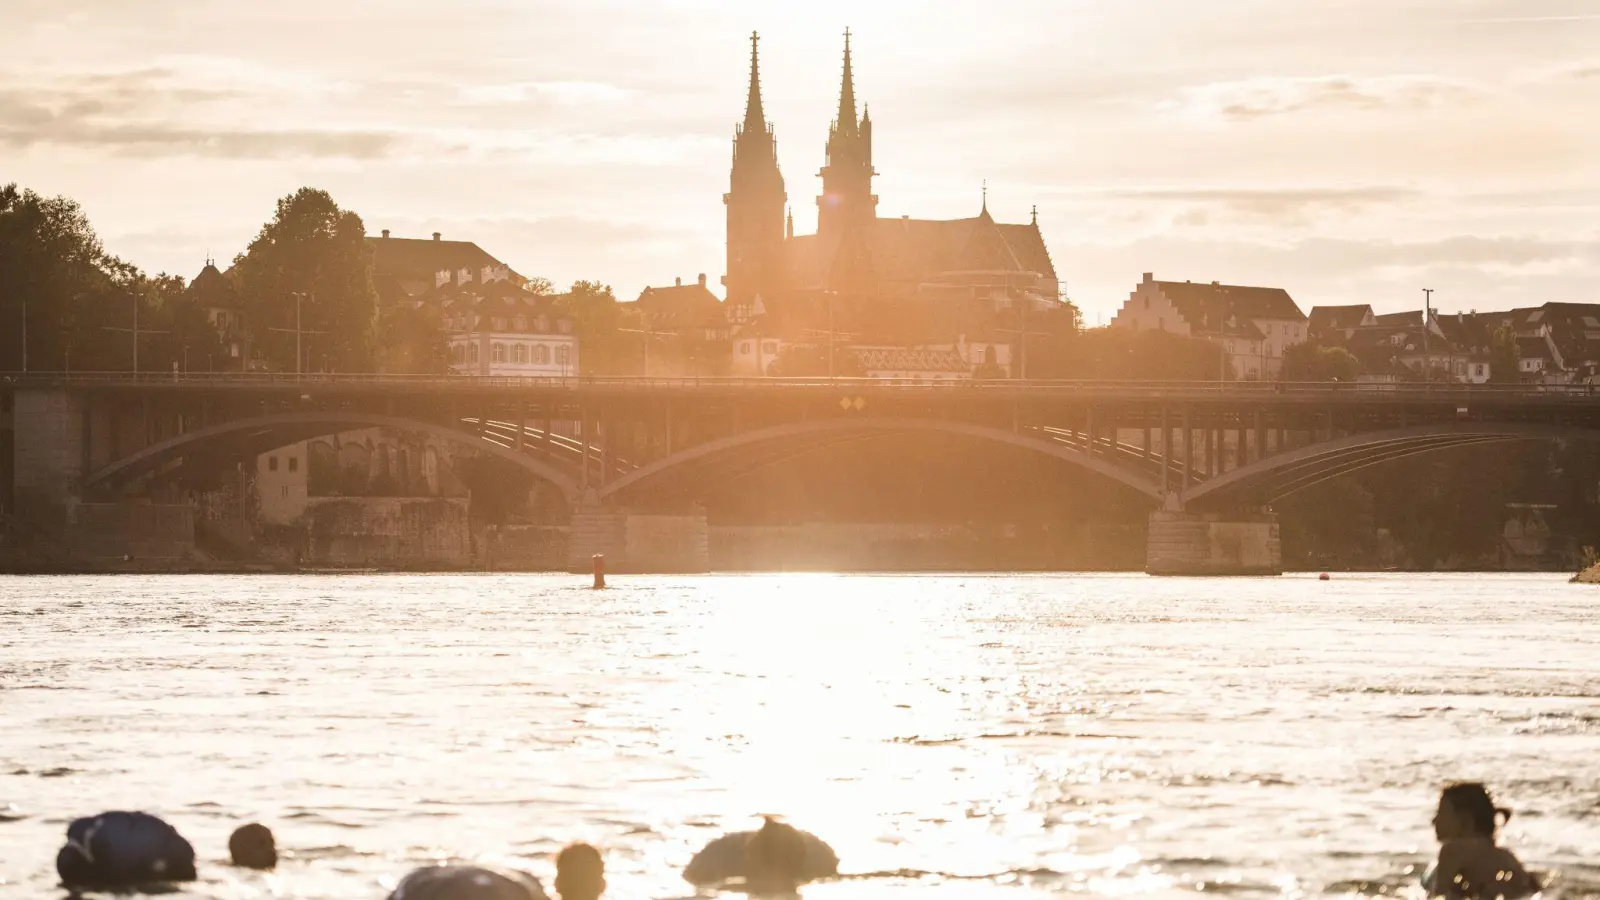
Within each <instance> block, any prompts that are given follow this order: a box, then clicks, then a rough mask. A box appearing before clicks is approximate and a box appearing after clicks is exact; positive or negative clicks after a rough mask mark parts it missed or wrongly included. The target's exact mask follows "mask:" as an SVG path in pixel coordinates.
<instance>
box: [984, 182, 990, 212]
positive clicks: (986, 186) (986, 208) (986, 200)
mask: <svg viewBox="0 0 1600 900" xmlns="http://www.w3.org/2000/svg"><path fill="white" fill-rule="evenodd" d="M983 211H984V212H988V211H989V179H987V178H985V179H984V180H983Z"/></svg>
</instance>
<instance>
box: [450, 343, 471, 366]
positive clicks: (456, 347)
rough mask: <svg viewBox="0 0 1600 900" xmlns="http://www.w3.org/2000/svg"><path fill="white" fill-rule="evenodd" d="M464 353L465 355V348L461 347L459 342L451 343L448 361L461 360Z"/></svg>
mask: <svg viewBox="0 0 1600 900" xmlns="http://www.w3.org/2000/svg"><path fill="white" fill-rule="evenodd" d="M466 355H467V354H466V348H464V347H462V346H461V345H460V344H451V345H450V361H451V362H453V363H459V362H463V361H465V359H466Z"/></svg>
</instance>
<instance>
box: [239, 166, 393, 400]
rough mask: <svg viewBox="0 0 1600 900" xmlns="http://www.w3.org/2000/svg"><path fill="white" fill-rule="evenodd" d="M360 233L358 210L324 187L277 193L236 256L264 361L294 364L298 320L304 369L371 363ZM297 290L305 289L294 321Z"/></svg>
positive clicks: (368, 264)
mask: <svg viewBox="0 0 1600 900" xmlns="http://www.w3.org/2000/svg"><path fill="white" fill-rule="evenodd" d="M366 238H367V230H366V226H365V225H363V224H362V222H361V217H360V216H358V215H356V214H355V213H353V212H350V211H348V210H343V209H340V208H339V205H338V204H337V203H334V202H333V198H332V197H330V196H329V195H328V193H327V192H326V191H320V190H316V189H314V188H301V189H300V190H298V191H296V192H294V193H293V194H290V195H289V196H287V197H284V198H282V199H280V200H279V201H278V205H277V210H276V211H275V213H274V215H273V217H272V220H271V221H270V222H267V223H266V224H265V225H263V226H262V227H261V231H260V233H258V234H257V235H256V237H255V240H253V241H251V242H250V246H249V247H248V248H246V249H245V252H244V253H242V254H240V255H239V256H238V257H237V258H236V259H235V260H234V266H235V271H236V273H237V276H238V281H239V293H240V297H241V300H242V303H243V306H244V310H245V315H246V319H247V321H248V322H249V323H250V327H251V330H252V332H253V334H252V337H253V339H254V343H255V347H256V351H257V353H258V354H259V355H260V356H261V358H262V359H263V360H264V361H265V362H266V363H267V365H268V366H270V367H271V368H274V369H277V370H281V371H289V372H292V371H295V370H296V368H297V365H296V360H295V347H296V340H295V339H296V335H295V334H294V331H293V330H294V329H295V328H296V327H299V328H301V329H303V330H304V332H305V333H304V334H303V335H302V336H301V340H302V341H303V344H304V349H303V350H302V353H303V356H304V358H303V359H302V360H301V361H300V363H301V364H302V365H303V366H304V368H305V369H307V370H314V369H331V370H334V371H343V372H370V371H373V369H374V363H375V358H374V357H375V354H374V346H373V345H374V338H375V337H376V329H377V318H378V292H377V290H376V288H374V287H373V284H372V250H371V248H369V247H368V246H367V241H366ZM297 293H298V294H304V295H305V296H304V297H303V299H302V300H301V305H300V310H299V324H298V326H297V325H296V310H295V302H296V301H295V296H294V295H295V294H297ZM273 329H287V330H273Z"/></svg>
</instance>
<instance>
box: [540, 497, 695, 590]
mask: <svg viewBox="0 0 1600 900" xmlns="http://www.w3.org/2000/svg"><path fill="white" fill-rule="evenodd" d="M597 553H598V554H601V555H604V556H605V558H606V569H607V570H609V571H611V572H652V573H662V572H673V573H702V572H709V571H711V543H710V530H709V529H708V528H707V527H706V513H705V510H704V509H701V508H700V507H698V506H696V507H693V508H691V509H690V510H689V511H688V512H685V513H681V514H660V513H652V514H645V513H636V512H629V511H627V510H623V509H617V508H614V507H611V506H607V505H603V504H599V503H594V502H589V501H580V502H579V503H578V504H577V505H576V506H575V507H574V508H573V510H572V519H571V525H570V527H569V529H568V531H567V567H568V571H571V572H587V571H590V569H591V568H592V564H591V560H592V559H593V558H594V556H595V554H597Z"/></svg>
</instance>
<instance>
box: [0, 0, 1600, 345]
mask: <svg viewBox="0 0 1600 900" xmlns="http://www.w3.org/2000/svg"><path fill="white" fill-rule="evenodd" d="M3 3H4V8H5V17H6V19H7V20H8V21H7V30H8V31H13V32H14V35H13V37H12V39H11V40H9V41H8V51H9V52H8V54H7V56H6V57H4V58H0V181H11V180H15V181H19V182H22V183H23V184H25V185H27V186H29V187H32V188H35V189H36V190H39V191H42V192H46V193H62V194H67V195H70V196H72V197H74V198H76V199H78V200H79V201H80V202H81V203H82V204H83V205H84V207H85V208H86V209H87V211H88V213H89V215H90V216H91V217H92V219H93V221H94V222H95V224H96V226H97V227H98V228H99V229H100V232H101V234H102V236H103V238H104V239H105V242H106V244H107V247H108V248H109V249H110V250H111V251H112V252H115V253H118V254H120V255H122V256H124V257H126V258H128V259H130V260H131V261H133V262H135V263H138V264H139V265H141V266H143V267H145V268H146V269H149V270H151V271H158V270H167V271H172V272H176V273H179V274H183V275H185V276H191V277H192V276H193V274H194V273H195V272H196V271H198V269H199V267H200V265H201V264H202V262H203V260H204V258H205V256H206V254H207V253H208V252H209V253H210V254H211V255H213V256H216V257H218V258H219V259H227V258H231V257H232V256H233V254H235V253H236V252H238V251H239V250H240V249H242V247H243V246H244V244H245V243H246V242H247V241H248V240H249V238H250V236H251V235H252V234H253V233H254V232H255V230H256V229H257V228H259V227H260V225H261V223H262V221H263V220H264V219H265V218H266V217H267V216H268V215H270V213H271V209H272V204H273V201H274V200H275V199H276V198H277V197H279V196H281V195H283V194H286V193H289V192H290V191H292V190H294V189H295V188H298V187H300V186H302V185H314V186H318V187H322V188H325V189H327V190H329V191H330V192H332V194H333V195H334V197H335V199H337V200H338V201H339V202H340V203H341V204H342V205H344V206H346V207H349V208H351V209H354V210H356V211H357V212H359V213H360V214H361V215H362V217H363V218H364V219H365V220H366V223H367V228H368V231H369V233H373V234H376V233H377V231H378V230H380V229H383V228H389V229H392V230H393V231H394V233H395V234H396V235H398V236H411V237H423V236H426V235H427V234H428V233H429V232H432V231H441V232H443V233H444V234H445V236H446V237H448V238H454V239H463V240H473V241H477V242H478V243H479V244H481V245H482V246H483V247H484V248H485V249H486V250H488V251H489V252H490V253H493V254H495V255H496V256H499V257H500V258H502V259H504V260H506V261H507V262H509V263H510V264H511V265H512V266H513V267H514V268H516V269H517V270H518V271H520V272H522V273H523V274H528V275H545V276H547V277H549V278H551V279H552V280H554V281H556V282H557V283H558V284H559V283H566V282H570V281H571V280H573V279H576V278H595V279H599V280H602V281H605V282H608V283H610V284H612V285H614V286H615V287H616V289H617V292H618V295H619V296H621V297H623V298H624V299H631V297H632V296H634V295H635V294H637V292H638V291H639V290H640V289H641V288H642V287H644V286H645V285H647V284H670V283H672V279H673V278H674V277H675V276H682V277H684V278H686V279H688V278H692V277H694V275H695V274H697V273H699V272H706V273H708V274H709V275H710V280H711V281H712V282H713V283H715V282H716V281H717V279H718V278H719V277H720V275H721V274H722V266H723V249H722V238H723V206H722V193H723V191H725V190H727V179H728V163H729V150H730V144H729V141H730V138H731V137H732V133H733V126H734V124H735V123H736V122H737V121H739V120H740V119H741V118H742V115H743V106H744V96H745V84H746V77H747V73H748V65H749V59H748V52H749V45H748V37H747V36H748V34H749V32H750V31H751V30H753V29H755V30H759V31H760V32H761V33H762V36H763V39H762V43H761V48H762V74H763V82H764V88H765V92H764V93H765V99H766V109H767V114H768V116H769V118H770V119H772V121H773V123H774V125H775V126H776V129H777V134H778V140H779V156H780V162H781V164H782V166H783V172H784V177H785V179H786V180H787V183H788V189H789V196H790V199H791V203H792V204H793V207H794V212H795V218H796V226H797V230H799V231H801V232H805V231H809V230H810V229H811V227H812V226H813V223H814V222H815V218H816V205H815V196H816V194H817V190H818V187H819V183H818V179H817V178H816V172H817V170H818V169H819V168H820V167H821V165H822V161H823V160H822V149H823V143H824V141H825V138H826V134H827V128H828V122H829V119H830V118H831V117H832V111H833V109H834V108H836V105H837V100H838V87H839V64H840V50H841V37H840V35H841V32H842V31H843V30H844V28H845V27H846V26H849V27H850V28H851V29H852V31H853V33H854V35H855V39H854V42H853V43H854V48H855V70H856V92H857V97H858V98H860V99H861V100H864V101H866V102H867V103H870V104H871V108H872V118H873V122H874V126H875V134H874V140H875V147H874V155H875V159H874V162H875V163H876V166H877V169H878V171H879V172H880V173H881V174H880V177H879V178H878V179H877V192H878V195H879V197H880V198H881V199H880V203H879V211H880V214H881V215H885V216H898V215H901V214H909V215H913V216H918V217H929V218H945V217H948V218H954V217H961V216H969V215H973V214H975V213H976V212H977V209H978V204H979V192H980V188H979V185H980V184H981V182H982V181H983V180H984V179H987V180H988V183H989V205H990V210H991V211H992V212H993V213H994V214H995V215H996V217H997V218H1000V219H1001V220H1009V221H1019V222H1020V221H1027V216H1028V211H1029V209H1030V208H1031V207H1032V206H1033V205H1035V204H1037V205H1038V207H1039V218H1040V223H1041V225H1042V227H1043V228H1044V230H1045V236H1046V238H1047V240H1048V241H1049V246H1050V251H1051V254H1052V256H1053V258H1054V261H1055V265H1056V268H1057V271H1058V273H1059V275H1060V277H1061V278H1062V280H1063V281H1065V282H1066V284H1067V286H1068V290H1069V293H1070V294H1071V296H1072V297H1073V299H1074V300H1075V301H1077V302H1078V303H1079V304H1080V305H1081V306H1082V307H1083V308H1084V310H1085V318H1086V319H1087V321H1088V322H1089V323H1090V324H1094V323H1095V322H1096V321H1097V319H1099V318H1102V317H1103V318H1104V319H1106V320H1109V318H1110V315H1111V312H1112V311H1114V310H1115V308H1116V307H1117V306H1118V305H1119V304H1120V302H1121V300H1122V299H1123V298H1124V297H1126V296H1127V292H1128V291H1129V290H1131V289H1132V288H1133V286H1134V284H1135V283H1136V282H1137V281H1138V279H1139V277H1140V274H1141V273H1142V272H1146V271H1152V272H1154V273H1156V275H1157V277H1159V278H1164V279H1174V280H1183V279H1192V280H1195V281H1213V280H1217V281H1223V282H1230V283H1238V284H1268V285H1274V286H1281V287H1285V288H1287V289H1288V290H1289V291H1290V293H1291V294H1293V295H1294V297H1295V298H1296V299H1297V300H1298V301H1299V302H1300V304H1301V306H1302V307H1303V308H1307V309H1309V308H1310V307H1311V306H1312V305H1316V304H1325V303H1352V302H1360V303H1371V304H1373V305H1374V306H1375V307H1377V308H1379V309H1380V310H1389V309H1397V308H1402V307H1406V306H1412V307H1414V306H1416V305H1418V304H1419V303H1420V299H1421V296H1422V294H1421V289H1422V288H1424V287H1429V288H1434V289H1435V291H1436V293H1435V294H1434V298H1435V302H1436V304H1437V305H1438V306H1439V308H1441V309H1443V310H1446V311H1453V310H1456V309H1463V310H1465V309H1473V308H1478V309H1491V308H1501V307H1507V306H1513V305H1533V304H1538V303H1543V302H1546V301H1552V300H1566V301H1600V0H963V2H956V0H921V2H915V0H854V2H844V0H807V2H805V3H803V4H802V3H798V2H792V0H782V2H777V0H759V2H758V0H627V2H624V0H565V2H552V0H274V2H270V3H259V2H254V0H3Z"/></svg>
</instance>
